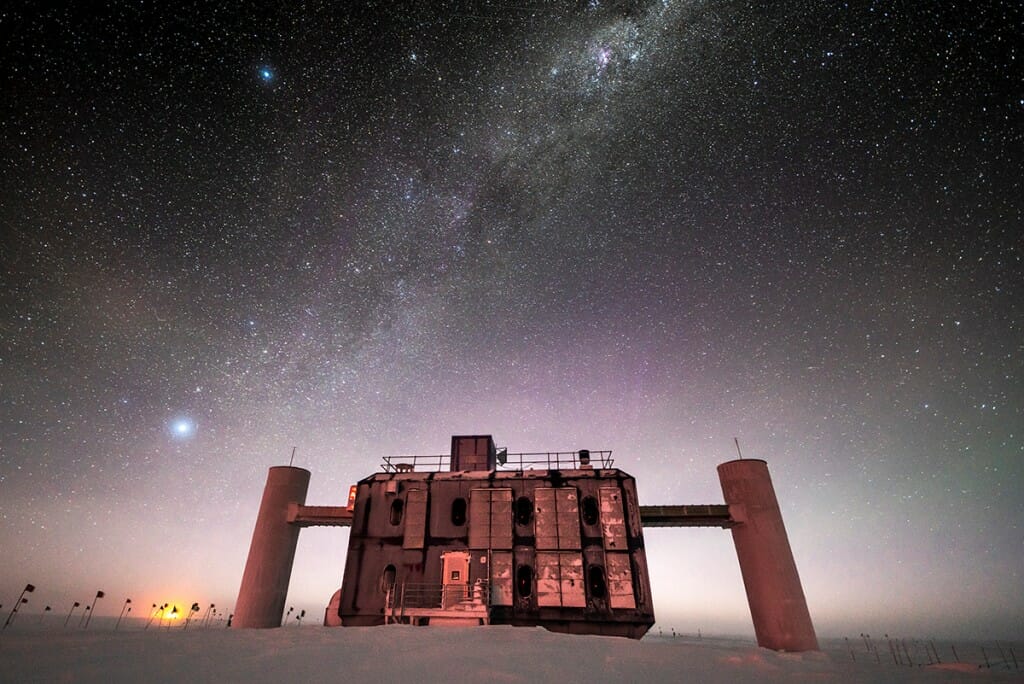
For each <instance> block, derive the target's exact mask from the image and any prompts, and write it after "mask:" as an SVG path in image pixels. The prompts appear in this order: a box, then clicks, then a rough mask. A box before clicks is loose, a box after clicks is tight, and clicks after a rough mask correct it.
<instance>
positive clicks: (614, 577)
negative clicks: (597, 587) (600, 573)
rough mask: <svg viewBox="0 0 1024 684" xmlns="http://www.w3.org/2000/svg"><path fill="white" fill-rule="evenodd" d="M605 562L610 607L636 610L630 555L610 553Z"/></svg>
mask: <svg viewBox="0 0 1024 684" xmlns="http://www.w3.org/2000/svg"><path fill="white" fill-rule="evenodd" d="M604 562H605V571H606V574H607V576H608V605H609V606H610V607H612V608H636V599H635V598H634V596H633V571H632V570H631V569H630V565H629V554H628V553H608V554H605V561H604Z"/></svg>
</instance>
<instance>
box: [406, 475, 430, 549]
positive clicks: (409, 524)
mask: <svg viewBox="0 0 1024 684" xmlns="http://www.w3.org/2000/svg"><path fill="white" fill-rule="evenodd" d="M426 530H427V492H426V490H424V489H410V490H409V494H408V495H407V496H406V499H405V536H404V538H403V539H402V548H403V549H422V548H423V536H424V534H425V533H426Z"/></svg>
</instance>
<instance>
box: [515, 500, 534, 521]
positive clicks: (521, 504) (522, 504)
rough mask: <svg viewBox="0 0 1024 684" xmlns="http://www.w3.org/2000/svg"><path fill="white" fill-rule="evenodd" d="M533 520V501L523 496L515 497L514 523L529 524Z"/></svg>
mask: <svg viewBox="0 0 1024 684" xmlns="http://www.w3.org/2000/svg"><path fill="white" fill-rule="evenodd" d="M531 520H533V502H532V501H530V499H529V498H527V497H525V496H521V497H519V498H518V499H516V525H523V526H525V525H529V524H530V521H531Z"/></svg>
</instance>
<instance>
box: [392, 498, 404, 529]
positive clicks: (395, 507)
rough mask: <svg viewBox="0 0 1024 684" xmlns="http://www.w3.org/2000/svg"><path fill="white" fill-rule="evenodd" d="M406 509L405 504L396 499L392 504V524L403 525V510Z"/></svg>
mask: <svg viewBox="0 0 1024 684" xmlns="http://www.w3.org/2000/svg"><path fill="white" fill-rule="evenodd" d="M403 508H405V504H403V503H402V500H401V499H395V500H394V501H392V502H391V524H392V525H401V524H402V509H403Z"/></svg>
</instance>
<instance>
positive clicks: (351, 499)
mask: <svg viewBox="0 0 1024 684" xmlns="http://www.w3.org/2000/svg"><path fill="white" fill-rule="evenodd" d="M356 489H357V485H352V486H351V487H349V488H348V505H347V506H345V508H346V509H348V510H350V511H351V510H352V509H353V508H355V507H356Z"/></svg>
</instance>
